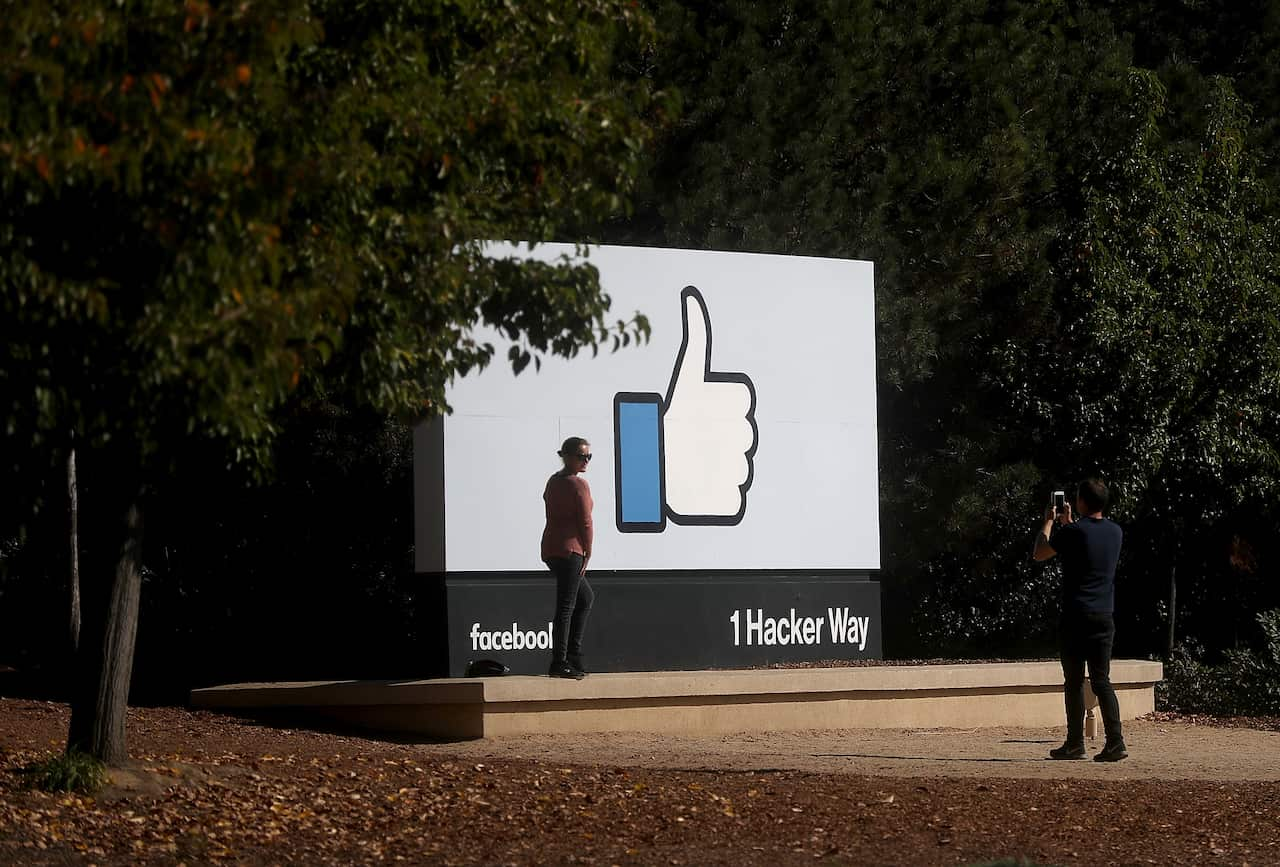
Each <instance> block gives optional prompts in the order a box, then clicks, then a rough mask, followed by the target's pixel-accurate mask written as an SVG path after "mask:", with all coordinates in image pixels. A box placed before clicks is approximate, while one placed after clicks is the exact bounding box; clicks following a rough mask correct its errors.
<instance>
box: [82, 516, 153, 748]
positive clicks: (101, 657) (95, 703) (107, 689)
mask: <svg viewBox="0 0 1280 867" xmlns="http://www.w3.org/2000/svg"><path fill="white" fill-rule="evenodd" d="M124 537H125V538H124V544H123V545H122V546H120V548H119V549H118V550H119V553H118V555H117V556H116V557H115V564H114V580H113V581H112V582H111V585H110V596H109V598H107V599H105V600H103V602H104V603H105V604H103V605H101V606H100V610H101V614H100V616H95V613H93V610H92V609H91V614H90V617H89V619H87V620H86V621H85V625H86V627H87V628H88V629H89V630H91V632H92V633H94V634H93V635H92V636H90V635H86V637H85V640H84V641H83V642H82V644H81V648H80V652H79V653H78V654H77V666H76V667H77V674H78V678H77V686H78V688H77V689H76V690H75V693H74V695H73V697H72V703H71V725H70V730H69V732H68V736H67V750H68V751H72V750H78V751H81V752H86V753H89V754H90V755H93V756H95V757H97V758H98V759H100V760H102V761H103V762H105V763H106V764H108V765H120V764H123V763H124V761H125V760H126V759H127V758H128V755H129V753H128V748H127V746H126V743H125V710H126V708H127V707H128V701H129V681H130V678H131V675H132V673H133V647H134V639H135V637H136V636H137V629H138V601H139V597H140V596H141V590H142V557H141V549H142V510H141V506H140V505H139V503H138V502H137V498H136V497H135V498H134V500H133V502H131V503H130V504H129V505H128V507H127V509H126V510H125V526H124ZM99 562H100V561H99ZM103 566H104V567H106V569H105V570H104V571H106V570H109V566H107V564H103ZM104 589H105V588H104ZM103 595H105V594H103Z"/></svg>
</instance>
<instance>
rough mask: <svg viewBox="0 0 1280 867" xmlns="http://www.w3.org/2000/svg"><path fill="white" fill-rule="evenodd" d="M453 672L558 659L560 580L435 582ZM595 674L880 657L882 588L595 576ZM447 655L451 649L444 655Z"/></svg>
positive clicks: (823, 581) (782, 578)
mask: <svg viewBox="0 0 1280 867" xmlns="http://www.w3.org/2000/svg"><path fill="white" fill-rule="evenodd" d="M434 578H435V581H436V582H439V584H438V586H440V587H442V589H443V591H444V595H445V605H444V606H443V611H441V612H440V613H443V614H445V618H443V619H444V620H445V622H444V623H442V624H440V626H441V628H442V630H443V631H444V633H445V638H446V641H447V644H448V649H447V655H448V662H447V670H448V673H449V675H450V676H453V677H459V676H462V675H463V674H465V672H466V669H467V664H468V663H469V662H470V661H471V660H476V659H493V660H497V661H499V662H502V663H504V664H505V665H507V666H509V667H510V669H511V673H513V674H545V673H546V671H547V666H548V664H549V663H550V661H551V620H552V612H553V609H554V607H555V595H556V593H555V581H554V579H553V578H552V577H551V575H550V573H524V572H520V573H503V574H476V573H458V574H449V575H445V576H443V578H441V576H438V575H437V576H434ZM587 580H588V581H590V583H591V586H592V588H593V589H594V591H595V605H594V607H593V609H592V611H591V616H590V619H589V621H588V623H587V627H586V632H585V637H584V641H583V654H584V658H585V664H586V666H587V668H588V669H590V670H591V671H595V672H608V671H678V670H699V669H708V668H748V667H753V666H767V665H773V664H778V663H788V662H818V661H822V660H835V659H879V658H880V656H881V620H880V585H879V583H878V582H876V581H872V580H870V579H869V577H868V576H867V575H866V574H865V573H848V572H843V573H819V574H813V573H807V574H798V573H778V572H770V573H765V572H733V573H708V572H685V573H673V572H663V573H637V572H590V573H588V576H587ZM442 649H443V648H442Z"/></svg>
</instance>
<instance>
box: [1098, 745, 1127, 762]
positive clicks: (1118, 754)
mask: <svg viewBox="0 0 1280 867" xmlns="http://www.w3.org/2000/svg"><path fill="white" fill-rule="evenodd" d="M1127 758H1129V751H1128V750H1126V749H1125V748H1124V741H1117V742H1115V743H1114V744H1107V745H1106V746H1104V747H1103V748H1102V751H1101V752H1100V753H1098V754H1097V755H1096V756H1094V757H1093V760H1094V761H1095V762H1118V761H1120V760H1121V759H1127Z"/></svg>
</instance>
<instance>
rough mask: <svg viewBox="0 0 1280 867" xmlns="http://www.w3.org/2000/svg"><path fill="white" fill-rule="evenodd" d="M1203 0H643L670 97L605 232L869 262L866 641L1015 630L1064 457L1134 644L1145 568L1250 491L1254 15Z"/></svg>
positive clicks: (1270, 491)
mask: <svg viewBox="0 0 1280 867" xmlns="http://www.w3.org/2000/svg"><path fill="white" fill-rule="evenodd" d="M1227 5H1228V4H1225V3H1220V2H1216V0H1215V2H1211V3H1196V4H1189V3H1188V4H1177V6H1178V8H1177V10H1176V11H1172V12H1170V11H1168V10H1167V9H1166V7H1167V6H1168V4H1158V3H1138V4H1132V5H1131V6H1130V7H1123V8H1118V7H1117V6H1116V4H1100V3H1092V4H1066V3H1061V2H1056V0H1016V2H1010V3H1003V4H997V5H994V6H993V5H992V4H988V3H981V2H976V0H975V2H968V0H966V2H959V3H955V2H951V3H944V2H939V0H914V2H908V3H901V4H884V3H878V2H874V0H842V2H837V3H817V2H809V0H790V2H786V3H763V2H758V0H732V2H728V3H723V4H718V5H716V6H715V7H714V8H712V7H706V6H705V5H702V6H700V5H696V4H689V3H682V2H677V0H666V2H657V3H655V8H656V10H657V11H656V14H657V16H658V20H659V28H660V31H661V32H662V33H664V34H665V35H666V38H665V39H664V41H663V42H662V43H661V44H660V46H659V49H658V51H657V52H656V53H655V54H654V55H653V56H652V58H651V62H650V64H649V66H647V67H646V69H647V70H648V74H650V75H651V76H652V77H653V78H654V79H655V81H656V82H657V83H658V85H659V86H661V87H666V86H668V85H673V86H676V87H678V88H679V89H680V90H681V92H682V99H683V102H684V106H685V112H684V115H683V116H682V118H681V119H680V120H679V121H678V122H677V123H676V124H675V125H673V126H671V127H669V128H667V129H666V130H664V132H663V137H662V138H661V139H660V142H659V144H660V148H659V150H658V151H657V153H656V156H655V166H654V169H653V171H652V172H651V181H650V185H649V186H648V187H647V188H646V190H645V197H644V200H643V205H642V207H641V210H640V213H639V214H638V216H637V219H636V220H635V221H633V223H632V224H631V231H633V232H634V233H635V235H634V237H639V238H641V239H644V240H646V241H653V240H655V239H660V240H661V241H663V242H666V243H671V244H677V245H683V246H694V247H703V246H710V247H719V248H728V249H746V250H761V251H777V252H791V253H801V254H810V255H827V256H848V257H858V258H869V259H872V260H874V261H875V263H876V290H877V293H876V307H877V336H876V339H877V375H878V377H879V379H880V389H879V394H878V398H879V406H878V411H877V417H878V419H877V420H878V425H879V429H880V444H879V445H880V449H879V455H880V466H881V528H882V533H883V536H882V549H883V558H882V560H883V564H884V565H883V570H882V577H883V578H884V586H885V589H886V596H885V609H886V616H887V617H888V618H889V619H890V622H889V624H888V625H887V628H886V638H887V640H888V641H889V650H890V652H891V653H901V654H905V655H914V654H916V653H919V652H924V651H925V650H926V649H928V650H930V651H937V650H939V649H946V650H949V651H952V652H965V651H966V650H967V651H976V652H979V653H983V654H988V653H989V651H990V649H991V647H992V646H993V645H995V646H1003V647H1009V646H1010V642H1012V644H1013V646H1021V645H1022V644H1024V643H1025V642H1040V643H1042V647H1043V643H1044V642H1047V641H1049V636H1050V624H1051V623H1052V620H1053V617H1054V611H1053V607H1054V602H1053V599H1054V598H1055V597H1056V593H1055V592H1053V584H1054V582H1055V581H1056V567H1054V566H1052V565H1050V566H1048V567H1045V566H1030V565H1028V564H1027V563H1026V562H1025V561H1026V559H1027V557H1028V554H1029V551H1030V538H1029V537H1030V534H1031V531H1032V529H1031V528H1032V524H1033V523H1034V520H1035V517H1036V516H1037V515H1038V513H1039V509H1040V508H1041V504H1043V503H1044V502H1045V498H1046V497H1047V494H1048V491H1049V490H1051V489H1053V488H1056V487H1066V486H1067V485H1069V484H1071V483H1073V482H1074V481H1075V480H1078V479H1079V478H1080V477H1081V476H1083V475H1085V474H1088V473H1100V474H1102V475H1104V476H1106V477H1107V478H1108V479H1109V480H1111V481H1113V482H1114V483H1115V484H1114V485H1113V487H1114V488H1115V489H1116V492H1117V494H1118V504H1119V512H1118V516H1119V517H1120V518H1121V519H1122V520H1124V521H1125V523H1126V531H1127V532H1128V533H1129V535H1128V537H1127V538H1128V542H1127V552H1126V561H1125V563H1124V566H1123V569H1124V576H1123V581H1122V583H1123V585H1124V586H1123V587H1122V589H1121V593H1120V598H1121V603H1120V604H1121V606H1122V608H1124V607H1126V606H1132V608H1129V609H1128V610H1126V611H1122V619H1125V618H1127V619H1126V620H1125V622H1124V623H1123V624H1122V630H1121V634H1122V636H1125V637H1126V639H1129V638H1131V639H1133V640H1135V641H1139V642H1145V641H1146V638H1145V637H1144V636H1143V634H1142V630H1146V629H1148V628H1150V629H1152V630H1154V627H1155V625H1156V624H1155V623H1154V620H1155V619H1156V614H1155V607H1156V601H1157V600H1158V599H1159V598H1162V597H1163V595H1164V592H1165V591H1166V590H1167V583H1168V574H1169V569H1170V565H1171V564H1170V562H1169V561H1170V560H1171V559H1175V560H1182V561H1183V562H1182V567H1183V568H1182V569H1181V575H1182V580H1183V581H1184V582H1195V583H1197V584H1198V583H1201V582H1209V581H1211V580H1213V577H1216V576H1218V575H1219V574H1220V573H1222V572H1223V571H1224V570H1227V569H1229V568H1231V567H1229V566H1228V563H1227V561H1226V558H1225V557H1223V556H1222V547H1223V546H1220V545H1218V543H1217V542H1216V541H1214V540H1215V539H1216V538H1217V536H1218V535H1221V534H1223V533H1225V534H1227V535H1232V534H1239V533H1241V532H1243V529H1242V525H1243V524H1244V523H1246V522H1245V521H1244V520H1243V518H1242V516H1244V517H1249V516H1253V515H1258V514H1265V513H1266V510H1267V508H1268V507H1269V504H1270V503H1271V502H1274V500H1275V487H1276V483H1277V480H1280V467H1277V466H1276V460H1275V453H1274V449H1273V448H1272V445H1271V444H1272V443H1275V442H1277V441H1278V440H1277V433H1280V432H1277V431H1276V430H1275V419H1276V418H1280V413H1278V412H1277V411H1276V410H1277V409H1280V395H1278V394H1277V393H1276V389H1275V383H1274V380H1275V377H1276V375H1277V374H1276V373H1275V371H1276V370H1280V364H1277V363H1276V362H1277V361H1280V359H1277V358H1276V352H1275V350H1276V345H1277V341H1276V340H1275V335H1276V330H1275V329H1276V321H1277V320H1276V316H1275V311H1276V309H1277V303H1276V302H1277V299H1276V297H1275V291H1274V289H1275V276H1276V268H1275V256H1276V253H1275V248H1276V244H1275V228H1274V225H1273V215H1274V213H1275V202H1274V200H1273V196H1272V193H1271V187H1270V186H1269V182H1268V181H1267V178H1268V177H1270V176H1272V175H1273V174H1274V168H1275V166H1276V164H1277V162H1278V161H1277V160H1276V154H1277V152H1276V151H1275V149H1274V148H1273V149H1271V150H1268V149H1267V148H1268V147H1269V142H1271V141H1272V140H1274V136H1273V135H1270V134H1268V135H1263V136H1259V135H1256V134H1255V130H1256V127H1255V126H1254V125H1252V124H1251V123H1250V121H1251V113H1250V111H1249V109H1248V108H1247V106H1245V105H1244V104H1243V103H1241V101H1240V100H1239V98H1238V97H1237V96H1236V91H1237V83H1238V84H1239V86H1240V87H1241V88H1245V87H1247V88H1248V92H1249V93H1250V94H1251V95H1253V96H1255V97H1258V98H1265V99H1267V102H1265V104H1264V106H1259V109H1258V110H1257V111H1256V112H1253V115H1255V116H1257V117H1259V118H1260V119H1261V121H1262V124H1261V125H1262V126H1264V127H1266V128H1267V129H1273V128H1274V123H1273V121H1272V118H1273V117H1274V116H1276V110H1275V109H1276V107H1277V106H1280V89H1277V88H1276V87H1275V86H1274V81H1273V80H1272V79H1274V75H1272V74H1271V73H1268V72H1266V68H1267V67H1266V64H1265V63H1264V62H1263V60H1264V58H1265V57H1267V56H1270V52H1271V51H1272V49H1271V48H1270V47H1269V46H1271V45H1273V44H1276V39H1275V34H1276V33H1277V32H1278V31H1276V29H1275V28H1274V27H1273V26H1271V24H1274V23H1275V21H1276V16H1275V15H1274V14H1271V13H1268V14H1267V15H1258V16H1253V15H1250V14H1246V13H1239V14H1237V13H1236V12H1231V14H1229V15H1227V14H1226V13H1227V12H1228V11H1229V10H1226V8H1225V7H1226V6H1227ZM1250 8H1252V7H1250ZM1215 10H1216V12H1222V13H1224V14H1223V15H1222V16H1217V15H1216V13H1215ZM1219 18H1221V21H1219ZM1155 21H1164V22H1166V23H1167V24H1168V27H1167V29H1165V30H1161V29H1160V26H1161V25H1156V24H1153V22H1155ZM1259 21H1261V22H1263V23H1264V24H1266V26H1267V27H1268V28H1269V29H1267V30H1266V31H1265V32H1263V33H1251V32H1250V30H1249V28H1250V27H1252V26H1254V25H1255V24H1256V23H1257V22H1259ZM1267 22H1270V23H1267ZM1184 25H1185V27H1184ZM1178 28H1183V29H1181V30H1179V29H1178ZM1161 46H1165V47H1164V48H1162V47H1161ZM1184 47H1185V49H1186V50H1188V51H1191V52H1192V53H1194V55H1195V56H1196V58H1197V59H1198V60H1201V61H1202V62H1203V65H1204V70H1202V69H1201V68H1199V67H1197V66H1195V65H1192V64H1189V63H1187V62H1185V60H1182V59H1179V51H1182V50H1183V48H1184ZM1135 51H1136V52H1138V53H1139V55H1140V56H1141V58H1142V60H1143V61H1144V62H1148V63H1150V64H1151V66H1152V67H1153V68H1155V69H1156V70H1157V71H1154V72H1153V71H1151V69H1146V70H1144V69H1139V68H1137V67H1136V66H1135ZM1227 67H1230V69H1231V70H1232V71H1236V70H1254V71H1256V72H1257V73H1258V75H1256V76H1252V77H1250V76H1247V75H1243V74H1241V75H1240V76H1239V78H1238V79H1237V81H1235V82H1233V81H1231V80H1226V79H1218V78H1213V77H1212V76H1211V75H1208V74H1206V71H1226V69H1227ZM1244 78H1248V79H1249V80H1248V81H1247V82H1246V81H1243V80H1242V79H1244ZM622 236H623V237H628V236H627V235H626V234H625V233H623V234H622ZM1249 523H1252V521H1250V522H1249ZM1251 532H1252V531H1251ZM1170 533H1173V534H1174V535H1175V536H1176V537H1177V538H1178V540H1181V542H1183V543H1184V544H1182V546H1181V547H1176V545H1171V544H1170V543H1169V535H1170ZM1254 539H1255V541H1261V539H1262V537H1261V536H1254ZM1184 589H1185V588H1184ZM1195 597H1196V594H1195V593H1184V595H1183V600H1184V602H1190V601H1192V600H1193V599H1194V598H1195ZM1184 613H1185V611H1184ZM1135 618H1137V619H1142V618H1145V620H1143V625H1142V627H1141V629H1134V628H1132V627H1133V625H1134V621H1135ZM899 639H907V640H908V641H911V640H916V639H919V640H920V641H922V642H923V643H924V645H925V646H924V648H911V647H908V646H906V645H905V644H904V645H901V646H894V643H895V641H896V640H899ZM1150 649H1151V648H1150V646H1148V645H1143V646H1142V652H1144V653H1145V652H1147V651H1148V650H1150ZM1130 652H1132V651H1130Z"/></svg>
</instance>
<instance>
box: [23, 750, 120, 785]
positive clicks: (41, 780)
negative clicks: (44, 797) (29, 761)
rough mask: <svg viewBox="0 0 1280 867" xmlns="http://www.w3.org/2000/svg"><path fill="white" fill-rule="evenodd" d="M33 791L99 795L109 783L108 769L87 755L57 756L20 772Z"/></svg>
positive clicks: (64, 754) (63, 754) (62, 754)
mask: <svg viewBox="0 0 1280 867" xmlns="http://www.w3.org/2000/svg"><path fill="white" fill-rule="evenodd" d="M21 773H22V775H23V777H24V779H25V782H26V784H27V785H28V786H31V787H32V788H36V789H41V790H43V791H46V792H78V793H80V794H84V795H94V794H97V792H98V790H99V789H101V788H102V787H103V786H104V785H106V782H107V768H106V765H104V764H102V762H100V761H98V760H97V759H95V758H94V757H93V756H91V755H89V754H87V753H81V752H69V753H58V754H57V755H52V756H49V758H47V759H45V760H43V761H41V762H37V763H36V764H34V765H30V766H28V767H25V768H23V769H22V771H21Z"/></svg>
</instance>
